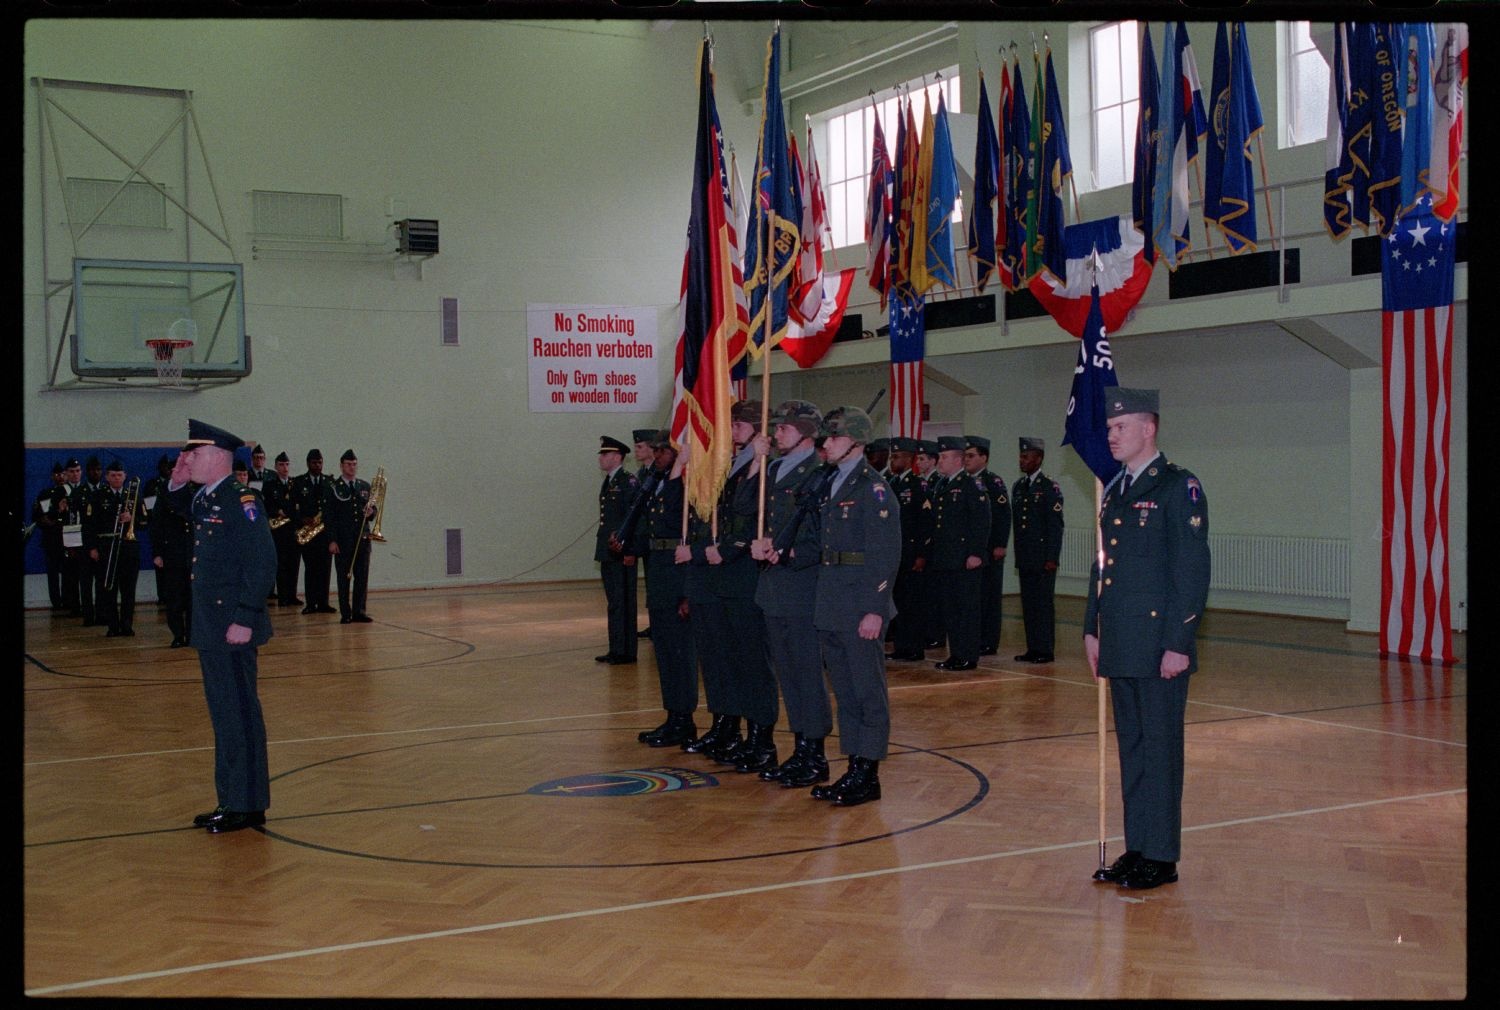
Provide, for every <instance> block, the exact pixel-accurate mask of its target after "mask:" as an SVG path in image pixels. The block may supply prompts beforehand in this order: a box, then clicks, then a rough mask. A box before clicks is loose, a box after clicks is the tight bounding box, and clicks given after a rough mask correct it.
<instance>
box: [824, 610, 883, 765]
mask: <svg viewBox="0 0 1500 1010" xmlns="http://www.w3.org/2000/svg"><path fill="white" fill-rule="evenodd" d="M818 646H819V648H820V650H821V651H822V653H823V662H824V664H826V665H827V667H828V680H829V682H830V683H832V684H833V693H834V695H835V696H836V697H837V698H838V701H839V752H840V753H842V754H846V755H849V756H850V757H862V758H868V759H870V760H872V761H880V760H883V759H884V758H885V756H886V751H887V750H888V749H889V747H890V740H891V706H890V699H889V697H888V696H887V694H886V684H885V646H884V645H883V644H882V643H881V641H880V638H879V637H876V638H875V639H873V640H871V639H866V638H861V637H859V632H858V631H856V630H853V629H850V630H849V631H823V630H821V629H820V630H819V631H818Z"/></svg>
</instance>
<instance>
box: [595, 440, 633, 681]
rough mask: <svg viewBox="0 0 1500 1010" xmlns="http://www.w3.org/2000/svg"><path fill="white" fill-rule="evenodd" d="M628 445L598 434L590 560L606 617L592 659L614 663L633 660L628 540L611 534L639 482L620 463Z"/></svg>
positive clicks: (631, 565)
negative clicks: (604, 633) (605, 633)
mask: <svg viewBox="0 0 1500 1010" xmlns="http://www.w3.org/2000/svg"><path fill="white" fill-rule="evenodd" d="M629 451H630V447H629V446H627V445H626V444H625V443H624V442H621V441H620V440H619V439H617V438H610V437H609V436H608V435H601V436H599V469H600V470H602V471H604V482H603V483H602V484H600V485H599V530H598V532H597V533H596V534H595V536H594V560H595V561H597V562H599V577H600V579H601V581H602V582H603V583H604V601H605V605H606V608H607V613H608V617H609V651H608V652H606V653H605V654H604V655H602V656H595V657H594V662H596V663H608V664H609V665H611V666H618V665H620V664H622V663H634V662H635V653H636V646H635V639H636V632H635V622H636V618H635V611H636V602H635V601H636V573H635V555H634V554H631V553H628V552H629V551H631V550H633V549H634V548H633V547H632V546H631V545H630V544H615V543H612V542H611V536H612V535H613V534H614V533H615V532H616V531H617V530H619V528H620V524H621V523H623V522H624V521H625V516H626V514H627V513H628V512H629V511H630V506H631V504H632V503H633V502H634V501H635V495H636V492H637V491H639V490H640V486H641V483H640V481H638V480H636V478H635V475H634V474H632V473H631V472H630V471H629V470H626V469H625V467H624V466H623V463H624V460H625V454H626V453H627V452H629Z"/></svg>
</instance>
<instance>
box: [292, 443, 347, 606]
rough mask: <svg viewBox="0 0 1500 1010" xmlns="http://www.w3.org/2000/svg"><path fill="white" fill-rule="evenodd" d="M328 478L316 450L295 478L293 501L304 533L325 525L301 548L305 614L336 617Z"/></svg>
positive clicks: (321, 457)
mask: <svg viewBox="0 0 1500 1010" xmlns="http://www.w3.org/2000/svg"><path fill="white" fill-rule="evenodd" d="M328 482H329V481H328V478H327V477H325V476H324V475H323V453H322V452H320V451H318V450H317V449H312V450H310V451H309V452H308V454H307V472H306V473H300V474H298V475H297V476H296V477H293V478H292V489H291V500H292V505H293V507H294V508H295V509H296V517H297V520H298V521H299V522H300V523H301V526H302V529H304V530H307V529H312V528H313V527H314V526H316V525H317V524H318V523H319V522H323V530H322V532H321V533H319V534H318V535H317V536H315V537H313V538H312V539H310V540H309V541H308V542H307V543H305V544H302V545H301V549H302V566H303V576H302V595H303V596H304V597H305V598H306V600H307V603H306V605H305V606H303V608H302V612H303V613H304V614H334V613H337V612H338V611H336V610H334V609H333V607H332V606H330V605H329V603H328V575H329V569H331V568H332V567H333V555H332V554H330V553H329V552H328V539H329V538H328V524H327V523H326V522H324V521H323V515H322V513H323V495H324V492H326V491H327V489H328Z"/></svg>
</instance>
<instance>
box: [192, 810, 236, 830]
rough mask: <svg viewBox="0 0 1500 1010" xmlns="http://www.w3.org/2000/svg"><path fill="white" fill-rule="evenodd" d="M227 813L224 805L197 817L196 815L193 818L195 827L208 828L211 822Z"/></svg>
mask: <svg viewBox="0 0 1500 1010" xmlns="http://www.w3.org/2000/svg"><path fill="white" fill-rule="evenodd" d="M226 813H228V811H227V810H225V809H224V808H223V807H214V808H213V809H212V810H210V811H209V812H208V813H206V814H199V815H198V816H197V817H194V818H193V827H195V828H206V827H208V826H209V825H210V824H212V823H213V822H214V821H216V820H218V819H219V818H220V817H223V816H224V815H225V814H226Z"/></svg>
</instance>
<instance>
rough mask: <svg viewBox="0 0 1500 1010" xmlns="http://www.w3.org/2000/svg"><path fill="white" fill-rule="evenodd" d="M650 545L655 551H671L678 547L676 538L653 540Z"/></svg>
mask: <svg viewBox="0 0 1500 1010" xmlns="http://www.w3.org/2000/svg"><path fill="white" fill-rule="evenodd" d="M650 546H651V549H652V550H653V551H670V550H674V549H676V547H677V541H676V540H670V539H668V540H652V541H650Z"/></svg>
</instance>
